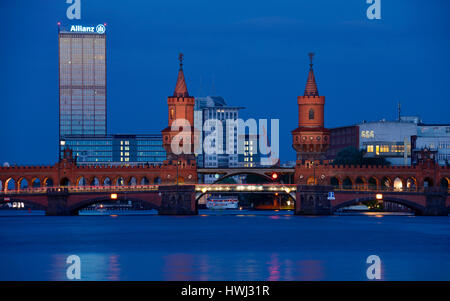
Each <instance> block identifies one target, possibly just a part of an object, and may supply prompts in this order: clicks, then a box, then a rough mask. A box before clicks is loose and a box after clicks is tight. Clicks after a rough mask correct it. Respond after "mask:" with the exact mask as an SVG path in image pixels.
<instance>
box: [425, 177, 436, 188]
mask: <svg viewBox="0 0 450 301" xmlns="http://www.w3.org/2000/svg"><path fill="white" fill-rule="evenodd" d="M433 186H434V183H433V179H432V178H430V177H426V178H424V179H423V187H433Z"/></svg>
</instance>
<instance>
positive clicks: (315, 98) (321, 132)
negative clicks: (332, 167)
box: [292, 53, 330, 161]
mask: <svg viewBox="0 0 450 301" xmlns="http://www.w3.org/2000/svg"><path fill="white" fill-rule="evenodd" d="M313 57H314V54H313V53H310V54H309V58H310V64H309V74H308V79H307V81H306V87H305V92H304V94H303V96H298V97H297V104H298V128H296V129H295V130H293V131H292V139H293V143H292V146H293V147H294V149H295V150H296V151H297V160H301V161H314V160H322V159H324V158H325V152H326V150H327V149H328V146H329V140H330V131H329V130H328V129H326V128H325V127H324V106H325V97H324V96H319V91H318V89H317V84H316V79H315V76H314V70H313Z"/></svg>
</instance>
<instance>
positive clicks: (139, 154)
mask: <svg viewBox="0 0 450 301" xmlns="http://www.w3.org/2000/svg"><path fill="white" fill-rule="evenodd" d="M105 31H106V28H105V26H104V25H103V24H99V25H97V26H96V27H90V26H81V25H72V26H69V27H67V29H66V28H64V27H62V26H59V31H58V38H59V156H60V158H61V157H62V156H63V154H64V150H65V149H66V148H70V149H71V150H72V151H73V155H74V156H75V157H76V162H77V164H79V165H91V164H94V165H95V164H102V165H103V164H107V165H140V164H153V165H160V164H162V163H163V161H164V160H166V151H165V150H164V148H163V143H162V135H161V134H146V135H133V134H108V133H107V129H106V35H105Z"/></svg>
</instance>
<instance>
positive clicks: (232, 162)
mask: <svg viewBox="0 0 450 301" xmlns="http://www.w3.org/2000/svg"><path fill="white" fill-rule="evenodd" d="M195 102H196V103H195V110H194V114H195V117H194V127H195V128H196V130H197V132H198V136H199V141H200V144H199V145H198V148H197V150H196V154H197V164H198V166H199V167H204V168H219V167H223V168H228V167H237V166H238V165H239V156H238V152H237V146H238V139H237V137H238V136H237V135H238V129H237V126H236V121H237V120H238V119H239V110H241V109H243V107H234V106H228V105H227V104H226V102H225V100H224V99H223V98H222V97H220V96H207V97H198V98H196V100H195ZM228 120H230V121H233V122H227V121H228ZM214 133H216V134H217V135H214ZM207 137H209V138H207ZM216 150H219V152H217V151H216Z"/></svg>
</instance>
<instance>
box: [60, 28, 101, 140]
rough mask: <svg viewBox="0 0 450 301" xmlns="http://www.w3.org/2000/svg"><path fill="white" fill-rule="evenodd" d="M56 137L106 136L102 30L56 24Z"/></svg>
mask: <svg viewBox="0 0 450 301" xmlns="http://www.w3.org/2000/svg"><path fill="white" fill-rule="evenodd" d="M58 25H59V30H58V38H59V39H58V40H59V137H60V144H61V141H63V139H64V137H66V136H72V135H81V136H97V135H106V34H105V26H104V25H103V24H99V25H97V26H93V27H89V26H81V25H72V26H70V27H67V28H63V27H62V26H61V25H60V24H58Z"/></svg>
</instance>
